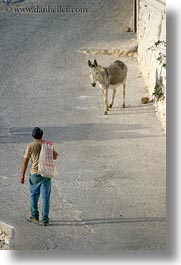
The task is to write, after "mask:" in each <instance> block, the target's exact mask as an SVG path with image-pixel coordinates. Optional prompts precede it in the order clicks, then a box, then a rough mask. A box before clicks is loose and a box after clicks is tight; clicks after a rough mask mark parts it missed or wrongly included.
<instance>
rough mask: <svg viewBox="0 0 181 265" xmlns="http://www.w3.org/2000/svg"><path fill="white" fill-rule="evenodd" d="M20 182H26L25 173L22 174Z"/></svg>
mask: <svg viewBox="0 0 181 265" xmlns="http://www.w3.org/2000/svg"><path fill="white" fill-rule="evenodd" d="M20 183H21V184H24V183H25V176H24V175H21V176H20Z"/></svg>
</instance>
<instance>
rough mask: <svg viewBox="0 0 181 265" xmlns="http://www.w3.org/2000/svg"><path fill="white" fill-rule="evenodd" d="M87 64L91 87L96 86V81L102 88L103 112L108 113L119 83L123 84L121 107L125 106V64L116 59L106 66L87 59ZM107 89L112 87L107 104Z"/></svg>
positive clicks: (126, 69)
mask: <svg viewBox="0 0 181 265" xmlns="http://www.w3.org/2000/svg"><path fill="white" fill-rule="evenodd" d="M88 66H89V67H90V68H91V72H90V79H91V84H92V86H93V87H95V86H96V83H98V84H99V86H100V88H101V89H102V92H103V96H104V114H105V115H107V114H108V110H109V108H112V106H113V104H114V98H115V95H116V89H117V87H119V86H120V85H121V84H123V108H125V87H126V78H127V71H128V68H127V66H126V65H125V64H124V63H123V62H121V61H119V60H117V61H115V62H114V63H112V64H111V65H110V66H108V67H102V66H101V65H98V64H97V61H96V60H94V63H93V64H92V63H91V61H90V60H89V61H88ZM108 89H112V90H113V93H112V101H111V104H110V105H109V106H108Z"/></svg>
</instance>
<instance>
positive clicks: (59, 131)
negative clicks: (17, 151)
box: [0, 123, 162, 144]
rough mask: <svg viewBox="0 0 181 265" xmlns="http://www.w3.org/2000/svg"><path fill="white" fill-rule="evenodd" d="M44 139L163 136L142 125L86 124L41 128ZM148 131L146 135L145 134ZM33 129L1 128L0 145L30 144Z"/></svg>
mask: <svg viewBox="0 0 181 265" xmlns="http://www.w3.org/2000/svg"><path fill="white" fill-rule="evenodd" d="M41 128H42V130H43V131H44V138H45V139H47V140H49V139H50V140H53V142H55V143H56V142H58V143H60V142H69V141H84V140H86V141H105V140H116V139H120V140H121V139H137V138H148V137H159V136H162V135H161V134H160V133H158V134H153V133H149V131H148V129H149V128H147V127H145V126H143V125H141V124H115V123H109V124H108V123H85V124H70V125H67V126H58V127H41ZM145 130H146V133H145ZM31 132H32V128H30V127H27V128H23V127H22V128H2V129H1V128H0V135H1V137H0V144H7V143H29V142H31V141H32V137H31Z"/></svg>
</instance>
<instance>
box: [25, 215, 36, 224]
mask: <svg viewBox="0 0 181 265" xmlns="http://www.w3.org/2000/svg"><path fill="white" fill-rule="evenodd" d="M27 219H28V221H29V222H31V223H38V222H39V218H38V217H33V216H30V217H29V218H27Z"/></svg>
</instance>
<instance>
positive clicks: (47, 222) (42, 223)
mask: <svg viewBox="0 0 181 265" xmlns="http://www.w3.org/2000/svg"><path fill="white" fill-rule="evenodd" d="M40 225H41V226H48V225H49V221H46V222H43V221H42V222H41V223H40Z"/></svg>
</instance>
